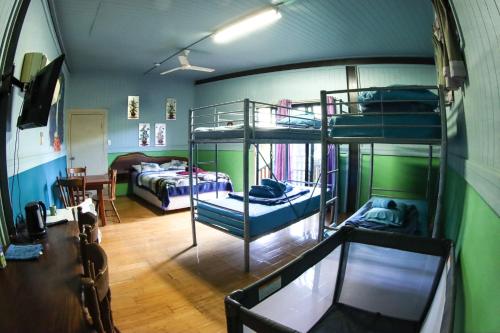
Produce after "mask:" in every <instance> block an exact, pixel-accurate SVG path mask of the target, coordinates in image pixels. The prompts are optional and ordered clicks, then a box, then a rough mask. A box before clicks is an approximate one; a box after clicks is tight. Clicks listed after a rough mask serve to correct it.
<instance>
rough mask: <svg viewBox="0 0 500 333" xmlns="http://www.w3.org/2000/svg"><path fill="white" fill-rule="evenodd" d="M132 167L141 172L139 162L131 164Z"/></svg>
mask: <svg viewBox="0 0 500 333" xmlns="http://www.w3.org/2000/svg"><path fill="white" fill-rule="evenodd" d="M132 169H134V170H135V171H137V172H142V166H141V165H140V164H136V165H132Z"/></svg>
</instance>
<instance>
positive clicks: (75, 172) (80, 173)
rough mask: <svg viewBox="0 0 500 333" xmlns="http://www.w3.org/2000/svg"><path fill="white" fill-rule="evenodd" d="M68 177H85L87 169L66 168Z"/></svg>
mask: <svg viewBox="0 0 500 333" xmlns="http://www.w3.org/2000/svg"><path fill="white" fill-rule="evenodd" d="M66 175H67V176H68V177H85V176H86V175H87V167H75V168H66Z"/></svg>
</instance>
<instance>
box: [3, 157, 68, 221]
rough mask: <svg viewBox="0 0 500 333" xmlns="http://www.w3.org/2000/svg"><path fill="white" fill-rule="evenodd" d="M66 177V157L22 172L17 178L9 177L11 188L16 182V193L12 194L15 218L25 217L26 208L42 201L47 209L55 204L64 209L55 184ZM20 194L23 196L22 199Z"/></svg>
mask: <svg viewBox="0 0 500 333" xmlns="http://www.w3.org/2000/svg"><path fill="white" fill-rule="evenodd" d="M65 175H66V156H63V157H60V158H58V159H55V160H52V161H50V162H48V163H44V164H41V165H39V166H36V167H34V168H31V169H29V170H26V171H24V172H20V173H19V174H17V176H15V177H14V176H12V177H9V188H12V187H11V186H12V182H13V181H14V182H15V183H14V191H13V192H12V193H11V198H12V210H13V212H14V218H15V217H16V216H17V215H18V214H19V213H22V214H23V215H24V206H25V205H26V203H28V202H30V201H38V200H41V201H43V202H44V203H45V205H46V206H47V207H48V206H50V205H53V204H55V205H57V206H58V207H62V203H61V201H60V200H59V197H58V195H57V189H56V188H55V186H54V184H55V181H56V177H58V176H59V177H61V176H65ZM17 177H19V183H20V185H21V188H22V190H20V189H19V186H18V185H17V181H18V179H17ZM19 192H20V194H21V195H20V197H19ZM19 201H20V203H19Z"/></svg>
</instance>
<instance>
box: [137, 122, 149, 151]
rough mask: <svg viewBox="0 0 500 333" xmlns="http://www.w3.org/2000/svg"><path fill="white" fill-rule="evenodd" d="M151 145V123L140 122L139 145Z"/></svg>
mask: <svg viewBox="0 0 500 333" xmlns="http://www.w3.org/2000/svg"><path fill="white" fill-rule="evenodd" d="M150 145H151V131H150V127H149V123H139V146H140V147H149V146H150Z"/></svg>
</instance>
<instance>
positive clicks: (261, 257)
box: [101, 197, 317, 332]
mask: <svg viewBox="0 0 500 333" xmlns="http://www.w3.org/2000/svg"><path fill="white" fill-rule="evenodd" d="M116 203H117V209H118V211H119V213H120V216H121V218H122V223H121V224H114V223H110V224H109V225H107V226H106V227H103V228H101V230H102V233H103V241H102V246H103V247H104V249H105V250H106V253H107V254H108V260H109V266H110V279H111V292H112V308H113V315H114V319H115V323H116V325H117V327H118V328H119V329H120V330H121V331H122V332H224V331H225V330H226V324H225V314H224V296H225V295H227V294H229V293H230V292H231V291H233V290H235V289H238V288H241V287H244V286H246V285H248V284H250V283H251V282H253V281H255V280H257V279H259V278H261V277H263V276H265V275H267V274H268V273H270V272H272V271H274V270H275V269H277V268H278V267H280V266H282V265H283V264H285V263H287V262H289V261H290V260H292V259H293V258H295V257H296V256H297V255H299V254H300V253H302V252H303V251H304V250H306V249H308V248H310V247H311V246H313V245H314V244H315V242H316V238H317V217H315V216H313V217H311V218H309V219H307V220H304V221H301V222H298V223H296V224H295V225H292V226H291V227H289V228H286V229H284V230H281V231H279V232H276V233H274V234H271V235H268V236H265V237H263V238H261V239H259V240H257V241H255V242H252V243H251V245H250V253H251V264H250V265H251V268H250V269H251V272H250V273H244V272H243V241H242V240H240V239H238V238H235V237H232V236H229V235H226V234H224V233H222V232H220V231H217V230H215V229H212V228H209V227H206V226H204V225H201V224H199V223H197V231H198V246H197V247H192V246H191V244H192V239H191V222H190V213H189V212H180V213H175V214H169V215H157V213H155V212H153V211H152V210H150V209H148V208H146V207H144V206H143V205H142V204H141V203H139V202H136V201H135V200H132V199H130V198H126V197H120V198H118V200H117V202H116Z"/></svg>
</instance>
